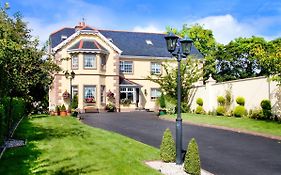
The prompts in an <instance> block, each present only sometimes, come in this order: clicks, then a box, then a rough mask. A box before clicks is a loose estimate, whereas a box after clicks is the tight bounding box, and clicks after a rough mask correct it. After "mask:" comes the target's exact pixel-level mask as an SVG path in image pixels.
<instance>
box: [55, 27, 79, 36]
mask: <svg viewBox="0 0 281 175" xmlns="http://www.w3.org/2000/svg"><path fill="white" fill-rule="evenodd" d="M64 29H74V28H72V27H62V28H60V29H58V30H55V31H54V32H52V33H51V35H54V34H56V33H58V32H60V31H62V30H64ZM51 35H50V36H51Z"/></svg>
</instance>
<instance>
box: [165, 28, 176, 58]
mask: <svg viewBox="0 0 281 175" xmlns="http://www.w3.org/2000/svg"><path fill="white" fill-rule="evenodd" d="M178 39H179V37H178V36H176V35H175V34H173V33H168V35H167V36H165V40H166V44H167V49H168V51H169V52H170V53H172V52H174V51H175V50H176V47H177V42H178Z"/></svg>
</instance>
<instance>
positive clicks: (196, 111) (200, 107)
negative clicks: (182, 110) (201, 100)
mask: <svg viewBox="0 0 281 175" xmlns="http://www.w3.org/2000/svg"><path fill="white" fill-rule="evenodd" d="M195 113H196V114H205V111H204V108H203V107H202V106H197V107H196V109H195Z"/></svg>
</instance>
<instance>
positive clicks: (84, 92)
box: [49, 22, 200, 111]
mask: <svg viewBox="0 0 281 175" xmlns="http://www.w3.org/2000/svg"><path fill="white" fill-rule="evenodd" d="M164 36H165V34H162V33H139V32H128V31H112V30H97V29H95V28H91V27H89V26H87V25H85V23H83V22H81V23H79V25H78V26H76V27H74V28H62V29H60V30H58V31H56V32H54V33H52V34H51V35H50V53H51V54H52V55H53V56H54V61H55V62H56V63H57V64H58V65H59V66H60V67H61V68H62V72H60V73H58V74H56V75H55V76H54V77H55V79H54V83H53V86H52V88H51V89H50V92H49V97H50V98H49V107H50V109H54V108H55V106H56V105H62V104H65V106H68V105H69V104H70V99H69V98H66V97H65V96H63V94H64V93H65V94H67V93H69V92H70V91H72V96H74V95H75V94H77V95H78V108H79V109H81V110H82V111H84V110H85V109H86V111H87V110H97V111H104V109H105V106H106V104H108V103H110V101H109V99H108V97H107V94H108V93H109V92H112V93H114V97H115V105H116V108H117V111H132V110H136V109H149V110H153V109H154V108H155V99H156V98H157V97H158V96H159V95H160V90H159V86H158V84H156V83H153V82H151V81H149V80H147V79H146V77H147V76H148V75H151V74H159V73H161V72H162V71H163V70H162V67H161V63H162V62H163V61H165V60H167V59H172V58H171V55H170V53H169V52H168V51H167V48H166V43H165V39H164ZM191 54H195V55H200V53H199V52H198V51H197V49H196V48H194V47H193V48H192V50H191ZM66 71H67V72H71V71H73V72H75V77H74V79H72V83H71V84H72V86H71V88H70V79H67V78H66V77H65V72H66ZM89 99H94V101H95V103H92V102H91V101H89ZM125 99H128V100H127V101H130V102H131V104H129V105H123V104H122V102H124V100H125ZM125 101H126V100H125Z"/></svg>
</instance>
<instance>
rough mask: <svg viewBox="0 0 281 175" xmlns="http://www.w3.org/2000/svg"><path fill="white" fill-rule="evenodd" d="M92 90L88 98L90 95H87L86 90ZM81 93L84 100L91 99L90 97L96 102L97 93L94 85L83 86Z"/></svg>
mask: <svg viewBox="0 0 281 175" xmlns="http://www.w3.org/2000/svg"><path fill="white" fill-rule="evenodd" d="M90 88H91V89H92V92H91V93H92V95H91V96H90V95H87V92H86V91H87V90H89V89H90ZM83 92H84V99H86V98H91V97H94V98H95V100H96V101H97V98H96V97H97V95H96V93H97V89H96V86H95V85H85V86H84V89H83Z"/></svg>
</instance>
